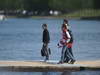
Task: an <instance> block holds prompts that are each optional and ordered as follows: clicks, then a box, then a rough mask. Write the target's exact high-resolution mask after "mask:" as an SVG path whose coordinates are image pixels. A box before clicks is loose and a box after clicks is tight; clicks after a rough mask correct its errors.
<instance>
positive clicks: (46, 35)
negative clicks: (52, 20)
mask: <svg viewBox="0 0 100 75" xmlns="http://www.w3.org/2000/svg"><path fill="white" fill-rule="evenodd" d="M42 28H43V37H42V42H43V47H42V50H41V55H42V56H45V57H46V58H45V61H46V60H49V54H50V53H51V51H50V48H48V44H49V43H50V35H49V31H48V29H47V24H43V25H42Z"/></svg>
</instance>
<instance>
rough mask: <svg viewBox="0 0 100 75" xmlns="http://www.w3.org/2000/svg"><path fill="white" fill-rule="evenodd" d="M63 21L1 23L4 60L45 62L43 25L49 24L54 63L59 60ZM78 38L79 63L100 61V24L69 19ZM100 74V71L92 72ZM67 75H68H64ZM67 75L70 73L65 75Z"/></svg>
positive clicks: (32, 74)
mask: <svg viewBox="0 0 100 75" xmlns="http://www.w3.org/2000/svg"><path fill="white" fill-rule="evenodd" d="M62 22H63V20H62V19H47V18H46V19H45V18H43V19H31V18H27V19H17V18H12V19H7V20H5V21H0V60H29V61H30V60H31V61H32V60H43V59H44V58H43V57H41V55H40V50H41V47H42V31H43V30H42V28H41V25H42V24H43V23H47V24H48V30H49V32H50V37H51V41H50V44H49V47H50V48H51V51H52V54H51V56H50V60H59V59H60V54H61V49H58V48H57V43H58V41H59V39H60V38H61V28H60V27H61V24H62ZM69 24H70V26H71V30H72V31H73V35H74V45H73V53H74V56H75V58H76V60H100V39H99V38H100V21H93V20H92V21H91V20H90V21H89V20H69ZM70 73H71V74H68V75H77V74H79V75H80V73H82V75H84V74H85V75H89V74H90V75H92V74H91V73H90V72H88V71H86V72H70ZM92 73H93V75H99V74H100V72H99V71H98V72H92ZM1 74H2V75H13V74H14V75H22V74H24V75H61V73H56V72H52V73H51V72H50V73H46V74H45V73H44V72H43V73H41V72H38V73H37V72H36V73H35V72H0V75H1ZM63 75H64V74H63ZM65 75H67V74H65Z"/></svg>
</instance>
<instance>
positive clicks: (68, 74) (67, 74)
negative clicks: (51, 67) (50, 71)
mask: <svg viewBox="0 0 100 75" xmlns="http://www.w3.org/2000/svg"><path fill="white" fill-rule="evenodd" d="M61 75H71V72H69V71H67V72H62V73H61Z"/></svg>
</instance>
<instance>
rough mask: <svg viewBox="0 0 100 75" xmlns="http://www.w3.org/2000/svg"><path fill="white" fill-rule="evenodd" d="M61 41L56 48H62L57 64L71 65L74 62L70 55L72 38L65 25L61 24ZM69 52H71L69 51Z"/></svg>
mask: <svg viewBox="0 0 100 75" xmlns="http://www.w3.org/2000/svg"><path fill="white" fill-rule="evenodd" d="M61 29H62V39H61V40H60V42H59V44H58V46H59V47H62V53H61V60H60V61H59V63H64V62H66V63H71V64H73V63H74V62H75V59H74V57H73V54H72V43H73V38H72V35H71V32H70V30H68V27H67V24H65V23H64V24H62V27H61ZM70 50H71V51H70Z"/></svg>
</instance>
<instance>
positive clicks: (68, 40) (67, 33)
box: [66, 31, 71, 43]
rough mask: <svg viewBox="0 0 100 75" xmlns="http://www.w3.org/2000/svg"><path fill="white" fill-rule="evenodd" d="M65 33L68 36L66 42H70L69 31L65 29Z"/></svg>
mask: <svg viewBox="0 0 100 75" xmlns="http://www.w3.org/2000/svg"><path fill="white" fill-rule="evenodd" d="M66 35H67V37H68V39H67V43H68V42H70V39H71V35H70V34H69V32H68V31H66Z"/></svg>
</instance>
